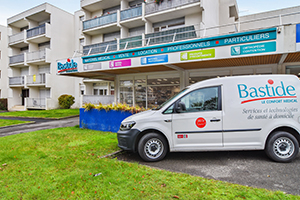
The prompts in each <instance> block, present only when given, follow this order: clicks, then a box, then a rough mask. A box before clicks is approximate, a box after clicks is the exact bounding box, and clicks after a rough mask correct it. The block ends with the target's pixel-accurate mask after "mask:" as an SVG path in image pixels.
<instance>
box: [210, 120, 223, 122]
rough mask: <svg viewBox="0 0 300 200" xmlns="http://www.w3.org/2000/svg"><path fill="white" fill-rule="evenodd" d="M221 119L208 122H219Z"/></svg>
mask: <svg viewBox="0 0 300 200" xmlns="http://www.w3.org/2000/svg"><path fill="white" fill-rule="evenodd" d="M219 121H221V119H211V120H210V122H219Z"/></svg>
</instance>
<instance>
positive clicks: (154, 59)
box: [141, 55, 168, 65]
mask: <svg viewBox="0 0 300 200" xmlns="http://www.w3.org/2000/svg"><path fill="white" fill-rule="evenodd" d="M165 62H168V55H160V56H150V57H144V58H141V64H142V65H150V64H157V63H165Z"/></svg>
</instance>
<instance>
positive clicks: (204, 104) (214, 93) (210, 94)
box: [179, 87, 220, 112]
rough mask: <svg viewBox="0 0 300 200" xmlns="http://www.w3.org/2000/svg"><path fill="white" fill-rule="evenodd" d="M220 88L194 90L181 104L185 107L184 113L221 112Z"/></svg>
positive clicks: (181, 100) (182, 99)
mask: <svg viewBox="0 0 300 200" xmlns="http://www.w3.org/2000/svg"><path fill="white" fill-rule="evenodd" d="M218 97H219V87H210V88H202V89H198V90H194V91H192V92H190V93H189V94H187V95H186V96H184V97H183V98H181V99H180V100H179V102H181V103H183V104H184V105H185V110H183V111H182V112H200V111H213V110H220V106H219V98H218Z"/></svg>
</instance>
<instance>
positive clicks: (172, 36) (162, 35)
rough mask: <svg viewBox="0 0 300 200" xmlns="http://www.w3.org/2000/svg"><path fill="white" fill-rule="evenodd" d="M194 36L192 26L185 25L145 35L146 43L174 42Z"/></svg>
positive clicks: (194, 32)
mask: <svg viewBox="0 0 300 200" xmlns="http://www.w3.org/2000/svg"><path fill="white" fill-rule="evenodd" d="M196 37H197V34H196V31H195V27H194V26H186V27H182V28H176V29H170V30H166V31H161V32H157V33H149V34H146V35H145V39H146V43H147V45H153V44H161V43H167V42H175V41H180V40H187V39H192V38H196Z"/></svg>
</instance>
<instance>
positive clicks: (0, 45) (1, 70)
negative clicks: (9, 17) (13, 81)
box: [0, 25, 8, 98]
mask: <svg viewBox="0 0 300 200" xmlns="http://www.w3.org/2000/svg"><path fill="white" fill-rule="evenodd" d="M7 46H8V44H7V27H6V26H1V25H0V98H6V97H7V92H8V90H7V88H8V77H7V71H8V63H7V56H8V55H7V53H8V52H7V51H6V50H7Z"/></svg>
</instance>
